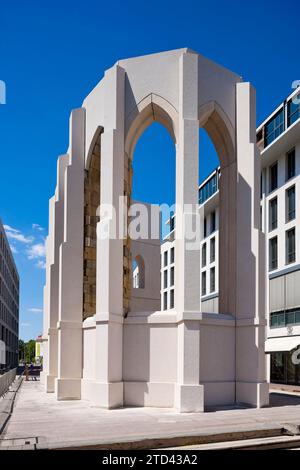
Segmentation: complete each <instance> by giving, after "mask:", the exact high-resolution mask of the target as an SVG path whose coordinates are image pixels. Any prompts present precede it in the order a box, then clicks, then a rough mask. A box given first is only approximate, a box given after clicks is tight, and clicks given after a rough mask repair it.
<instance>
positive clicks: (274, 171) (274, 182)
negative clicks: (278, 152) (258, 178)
mask: <svg viewBox="0 0 300 470" xmlns="http://www.w3.org/2000/svg"><path fill="white" fill-rule="evenodd" d="M277 187H278V163H277V162H276V163H274V165H272V166H270V187H269V190H270V192H272V191H274V189H277Z"/></svg>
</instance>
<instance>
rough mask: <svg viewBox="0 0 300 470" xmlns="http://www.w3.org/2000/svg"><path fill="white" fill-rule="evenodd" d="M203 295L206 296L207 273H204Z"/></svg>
mask: <svg viewBox="0 0 300 470" xmlns="http://www.w3.org/2000/svg"><path fill="white" fill-rule="evenodd" d="M201 292H202V295H206V271H203V273H202V289H201Z"/></svg>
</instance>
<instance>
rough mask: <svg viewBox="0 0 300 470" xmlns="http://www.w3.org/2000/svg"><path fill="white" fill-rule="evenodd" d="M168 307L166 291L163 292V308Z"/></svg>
mask: <svg viewBox="0 0 300 470" xmlns="http://www.w3.org/2000/svg"><path fill="white" fill-rule="evenodd" d="M167 308H168V293H167V292H164V310H167Z"/></svg>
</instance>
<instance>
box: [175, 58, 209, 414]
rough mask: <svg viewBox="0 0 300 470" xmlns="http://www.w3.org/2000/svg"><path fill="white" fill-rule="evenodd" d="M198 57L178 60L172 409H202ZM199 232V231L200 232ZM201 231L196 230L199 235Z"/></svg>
mask: <svg viewBox="0 0 300 470" xmlns="http://www.w3.org/2000/svg"><path fill="white" fill-rule="evenodd" d="M198 169H199V121H198V55H197V54H193V53H185V54H183V55H182V56H181V57H180V61H179V136H178V142H177V145H176V231H175V237H176V240H175V310H176V312H177V318H178V346H177V348H178V350H177V353H178V356H177V363H178V370H177V384H176V387H175V406H176V408H177V409H178V410H179V411H183V412H185V411H187V412H188V411H191V412H192V411H202V410H203V386H201V385H200V384H199V380H200V376H199V374H200V373H199V370H200V330H199V325H198V324H197V322H196V321H195V320H196V318H197V317H199V315H200V241H199V243H197V244H196V246H194V249H193V250H190V249H189V244H190V242H191V241H190V240H188V233H187V228H188V225H189V226H191V223H192V225H193V227H194V229H195V230H196V221H197V220H199V219H200V216H199V212H198V175H199V171H198ZM198 229H199V227H198ZM198 232H199V230H198Z"/></svg>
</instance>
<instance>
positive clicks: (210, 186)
mask: <svg viewBox="0 0 300 470" xmlns="http://www.w3.org/2000/svg"><path fill="white" fill-rule="evenodd" d="M217 190H218V172H217V173H215V174H214V175H213V176H212V177H211V178H210V179H209V180H208V181H207V182H206V183H205V184H204V185H203V186H202V187H201V188H200V189H199V204H203V203H204V202H205V201H206V200H207V199H209V198H210V197H211V196H212V195H213V194H214V193H215V192H216V191H217Z"/></svg>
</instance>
